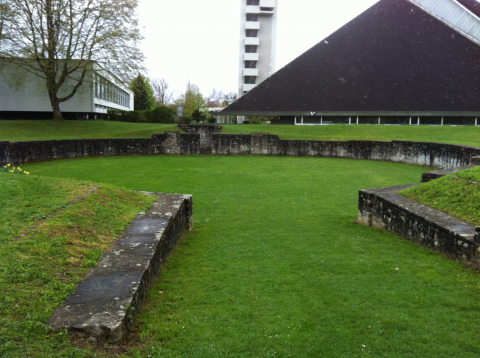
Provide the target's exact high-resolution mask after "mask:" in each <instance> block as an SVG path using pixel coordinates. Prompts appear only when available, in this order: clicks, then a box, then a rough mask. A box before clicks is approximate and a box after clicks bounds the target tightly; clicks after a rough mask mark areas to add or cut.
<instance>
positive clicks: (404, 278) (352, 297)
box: [25, 156, 480, 358]
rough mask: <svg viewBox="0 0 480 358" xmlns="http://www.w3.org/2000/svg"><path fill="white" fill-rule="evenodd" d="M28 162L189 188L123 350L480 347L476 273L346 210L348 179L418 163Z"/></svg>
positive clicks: (319, 352)
mask: <svg viewBox="0 0 480 358" xmlns="http://www.w3.org/2000/svg"><path fill="white" fill-rule="evenodd" d="M25 169H26V170H28V171H29V172H31V173H33V174H40V175H44V176H50V177H58V178H73V179H77V180H81V181H85V180H88V181H94V182H98V183H108V184H113V185H115V186H120V187H125V188H128V189H136V190H147V191H157V192H170V193H184V194H193V201H194V230H193V232H192V233H191V234H188V235H187V236H186V237H185V238H184V239H183V240H182V241H181V243H180V244H179V246H178V247H177V248H176V251H175V253H174V254H173V256H172V257H171V258H170V259H169V261H168V263H167V266H166V267H165V269H164V270H163V271H162V273H161V277H160V279H159V281H158V282H157V283H156V284H155V286H154V288H153V289H152V291H151V294H150V299H149V300H148V301H147V302H146V304H145V305H144V306H143V307H142V309H141V311H140V314H139V316H138V320H137V330H136V333H134V334H133V335H132V338H131V340H130V341H129V342H126V343H125V347H124V349H126V351H122V352H124V355H125V356H128V357H149V356H150V357H195V358H196V357H268V356H280V357H289V356H290V357H363V356H371V357H422V358H423V357H477V356H478V351H479V349H480V336H479V334H478V332H479V330H478V327H480V300H479V298H480V283H479V278H478V276H477V275H475V274H474V273H473V272H472V271H468V270H463V269H462V268H461V267H460V265H459V264H458V263H456V262H453V261H450V260H447V259H445V258H442V257H441V256H440V255H438V254H437V253H434V252H432V251H429V250H428V249H426V248H422V247H419V246H417V245H415V244H413V243H411V242H408V241H405V240H402V239H399V238H397V237H395V236H393V235H390V234H388V233H384V232H382V231H379V230H375V229H373V228H370V227H363V226H360V225H357V224H355V221H356V218H357V198H358V190H359V189H365V188H372V187H381V186H391V185H401V184H407V183H414V182H418V181H419V180H420V176H421V173H422V172H423V171H425V170H427V169H425V168H421V167H417V166H409V165H404V164H397V163H382V162H369V161H356V160H345V159H344V160H341V159H325V158H293V157H244V156H232V157H221V156H150V157H114V158H91V159H75V160H65V161H54V162H48V163H37V164H31V165H27V166H25ZM65 352H66V351H65ZM81 352H83V353H84V354H85V355H87V351H81ZM116 352H117V353H118V354H120V351H116V350H110V355H112V354H115V353H116ZM61 354H63V353H62V350H60V351H59V352H58V353H57V354H56V355H54V354H53V353H52V355H51V356H62V355H61ZM104 354H106V353H105V352H104V351H100V352H98V354H97V356H103V355H104Z"/></svg>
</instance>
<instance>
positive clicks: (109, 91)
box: [95, 74, 130, 107]
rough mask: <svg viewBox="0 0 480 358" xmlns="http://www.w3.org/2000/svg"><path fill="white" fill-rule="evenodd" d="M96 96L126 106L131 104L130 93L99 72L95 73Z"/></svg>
mask: <svg viewBox="0 0 480 358" xmlns="http://www.w3.org/2000/svg"><path fill="white" fill-rule="evenodd" d="M95 97H96V98H99V99H103V100H105V101H109V102H113V103H116V104H119V105H121V106H124V107H129V106H130V94H129V93H127V92H125V91H124V90H122V89H121V88H120V87H118V86H116V85H114V84H113V83H112V82H110V81H109V80H107V79H106V78H105V77H102V76H100V75H99V74H95Z"/></svg>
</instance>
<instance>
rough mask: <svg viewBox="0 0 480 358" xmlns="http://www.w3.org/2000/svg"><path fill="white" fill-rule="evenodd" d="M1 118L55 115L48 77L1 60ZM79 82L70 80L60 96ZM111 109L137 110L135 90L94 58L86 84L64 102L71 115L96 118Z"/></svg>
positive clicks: (68, 114)
mask: <svg viewBox="0 0 480 358" xmlns="http://www.w3.org/2000/svg"><path fill="white" fill-rule="evenodd" d="M1 65H2V71H0V119H8V118H39V119H48V118H51V114H52V107H51V104H50V100H49V97H48V93H47V89H46V86H45V80H44V79H42V78H40V77H38V76H36V75H34V74H32V73H29V72H27V71H25V70H23V69H21V68H20V67H18V66H16V65H14V64H12V63H5V62H3V63H1ZM74 83H75V82H73V81H72V83H68V81H67V82H66V84H65V85H64V87H63V88H62V89H61V90H60V92H59V96H62V95H66V94H67V93H69V92H70V90H71V88H72V87H73V85H74ZM108 109H120V110H124V111H133V92H132V91H131V90H130V89H129V88H128V86H127V85H126V84H124V83H123V82H122V81H120V80H119V79H118V78H117V77H116V76H115V75H113V74H112V73H110V72H109V71H107V70H105V69H103V68H102V67H100V66H99V65H98V64H96V63H94V62H92V70H91V71H89V72H88V73H87V76H86V78H85V80H84V81H83V84H82V86H80V88H79V89H78V91H77V93H76V94H75V95H74V96H73V97H72V98H71V99H69V100H68V101H65V102H62V103H60V110H61V111H62V114H63V115H64V116H65V117H67V118H77V119H87V118H90V119H94V118H97V117H99V116H101V115H103V114H106V113H107V110H108Z"/></svg>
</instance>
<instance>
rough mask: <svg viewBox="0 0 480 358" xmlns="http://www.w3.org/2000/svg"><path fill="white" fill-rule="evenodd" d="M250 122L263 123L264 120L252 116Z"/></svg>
mask: <svg viewBox="0 0 480 358" xmlns="http://www.w3.org/2000/svg"><path fill="white" fill-rule="evenodd" d="M248 124H262V121H261V120H260V119H258V118H250V119H249V120H248Z"/></svg>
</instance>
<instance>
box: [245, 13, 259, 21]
mask: <svg viewBox="0 0 480 358" xmlns="http://www.w3.org/2000/svg"><path fill="white" fill-rule="evenodd" d="M247 21H258V15H257V14H247Z"/></svg>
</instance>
